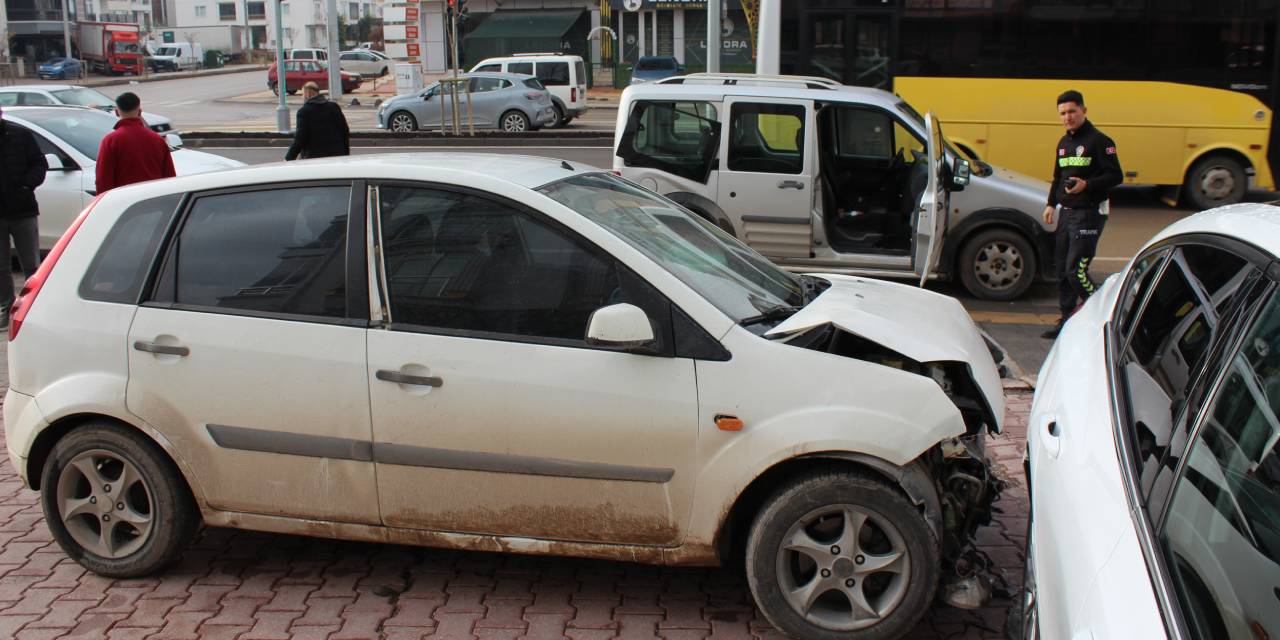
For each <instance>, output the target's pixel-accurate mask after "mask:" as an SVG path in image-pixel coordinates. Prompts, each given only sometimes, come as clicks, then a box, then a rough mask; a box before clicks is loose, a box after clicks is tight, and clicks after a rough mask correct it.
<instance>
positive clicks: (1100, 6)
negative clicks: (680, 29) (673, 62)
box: [761, 0, 1280, 208]
mask: <svg viewBox="0 0 1280 640" xmlns="http://www.w3.org/2000/svg"><path fill="white" fill-rule="evenodd" d="M1278 24H1280V9H1278V8H1277V5H1276V4H1275V2H1274V1H1273V0H1232V1H1231V2H1183V3H1171V2H1163V1H1161V0H1094V1H1091V2H1087V3H1085V2H1068V1H1066V0H1027V1H1026V2H1019V3H998V2H990V1H983V0H974V1H965V2H955V1H951V2H939V1H935V0H876V1H874V2H872V1H869V0H785V1H783V2H782V3H781V19H780V21H779V23H778V33H777V34H763V33H762V34H761V38H768V37H776V38H778V41H779V45H780V46H779V53H780V56H779V58H780V59H779V62H780V64H779V70H780V71H781V72H782V73H786V74H796V75H811V76H824V77H828V78H832V79H835V80H839V81H841V82H844V83H845V84H854V85H864V86H873V87H879V88H882V89H888V90H891V91H894V92H895V93H898V94H900V95H901V96H902V97H903V98H904V99H905V100H906V101H907V102H909V103H910V104H911V105H912V106H914V107H916V108H917V109H919V110H921V111H925V110H928V111H932V112H934V113H935V114H937V115H938V117H939V119H940V120H941V121H942V123H943V130H944V131H945V133H946V135H947V137H948V138H949V139H951V140H952V141H953V142H956V143H959V144H961V145H963V146H964V147H965V148H966V150H967V151H969V152H972V154H974V155H976V156H978V157H980V158H981V159H982V160H984V161H987V162H990V163H992V164H995V165H998V166H1002V167H1005V168H1009V169H1013V170H1016V171H1019V172H1022V173H1026V174H1029V175H1032V176H1035V177H1039V178H1044V179H1048V177H1049V176H1050V173H1051V171H1052V167H1053V164H1052V160H1053V149H1054V145H1055V143H1056V142H1057V140H1058V138H1059V137H1060V136H1061V135H1062V125H1061V124H1060V123H1059V122H1058V119H1057V111H1056V105H1055V104H1054V102H1055V99H1056V97H1057V96H1058V94H1060V93H1061V92H1063V91H1065V90H1067V89H1076V90H1079V91H1080V92H1082V93H1083V94H1084V96H1085V101H1086V103H1087V107H1088V109H1089V117H1090V119H1091V120H1093V122H1094V124H1096V125H1098V127H1099V128H1100V129H1102V130H1103V131H1104V132H1106V133H1107V134H1108V135H1110V136H1111V137H1112V138H1113V139H1114V140H1115V141H1116V146H1117V148H1118V150H1119V154H1120V161H1121V164H1122V165H1123V167H1124V170H1125V173H1126V177H1125V180H1126V182H1128V183H1130V184H1141V185H1159V186H1161V187H1164V189H1162V196H1164V197H1165V198H1166V199H1167V200H1170V201H1172V200H1176V199H1181V200H1182V201H1184V202H1186V203H1187V204H1189V205H1192V206H1195V207H1197V208H1208V207H1212V206H1217V205H1222V204H1229V203H1233V202H1238V201H1240V200H1241V199H1242V198H1244V197H1245V195H1246V192H1247V190H1248V189H1262V190H1274V189H1275V188H1276V185H1277V182H1280V177H1277V176H1278V175H1280V123H1277V122H1276V120H1275V118H1274V113H1275V111H1276V110H1277V108H1280V62H1278V61H1280V46H1278V43H1280V40H1278V39H1277V36H1278V35H1280V33H1278V28H1277V25H1278Z"/></svg>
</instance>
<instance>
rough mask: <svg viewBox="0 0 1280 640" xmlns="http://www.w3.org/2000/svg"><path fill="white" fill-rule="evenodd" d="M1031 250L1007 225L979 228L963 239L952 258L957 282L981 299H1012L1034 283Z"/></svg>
mask: <svg viewBox="0 0 1280 640" xmlns="http://www.w3.org/2000/svg"><path fill="white" fill-rule="evenodd" d="M1037 268H1038V264H1037V262H1036V253H1035V249H1033V248H1032V246H1031V242H1030V241H1028V240H1027V238H1026V237H1025V236H1023V235H1022V234H1021V233H1019V232H1017V231H1015V230H1013V229H1008V228H998V229H988V230H986V231H980V232H978V233H977V234H975V235H974V236H973V237H971V238H969V239H968V240H966V241H965V243H964V246H963V247H961V249H960V254H959V255H958V256H957V257H956V266H955V269H956V272H957V273H959V274H960V282H961V283H963V284H964V288H965V289H968V290H969V293H972V294H973V295H974V296H976V297H978V298H981V299H983V300H999V301H1007V300H1014V299H1016V298H1018V297H1019V296H1021V295H1022V294H1023V293H1025V292H1026V290H1027V288H1028V287H1030V286H1031V283H1033V282H1035V279H1036V273H1037V271H1036V270H1037Z"/></svg>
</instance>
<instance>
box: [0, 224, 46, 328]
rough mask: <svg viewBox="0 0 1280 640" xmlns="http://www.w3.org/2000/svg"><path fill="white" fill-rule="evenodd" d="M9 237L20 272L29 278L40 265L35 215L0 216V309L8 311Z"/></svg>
mask: <svg viewBox="0 0 1280 640" xmlns="http://www.w3.org/2000/svg"><path fill="white" fill-rule="evenodd" d="M9 238H13V246H14V248H16V249H17V250H18V263H19V264H20V265H21V266H22V272H23V273H24V274H25V275H26V276H27V277H28V278H30V277H31V276H33V275H35V273H36V268H37V267H39V266H40V225H39V223H38V222H37V218H36V217H35V216H31V217H29V218H0V264H3V265H4V277H0V311H4V312H5V313H8V311H9V307H12V306H13V297H14V294H13V275H12V274H11V273H10V269H12V267H13V258H12V257H11V256H10V254H9Z"/></svg>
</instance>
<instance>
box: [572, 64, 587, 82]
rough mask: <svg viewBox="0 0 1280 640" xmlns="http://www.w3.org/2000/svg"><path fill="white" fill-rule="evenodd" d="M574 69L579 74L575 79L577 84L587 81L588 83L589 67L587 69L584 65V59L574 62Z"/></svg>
mask: <svg viewBox="0 0 1280 640" xmlns="http://www.w3.org/2000/svg"><path fill="white" fill-rule="evenodd" d="M573 70H574V71H576V72H577V75H578V77H577V78H574V81H575V82H576V83H577V84H586V83H587V69H586V67H585V66H583V64H582V61H581V60H578V61H577V62H574V63H573Z"/></svg>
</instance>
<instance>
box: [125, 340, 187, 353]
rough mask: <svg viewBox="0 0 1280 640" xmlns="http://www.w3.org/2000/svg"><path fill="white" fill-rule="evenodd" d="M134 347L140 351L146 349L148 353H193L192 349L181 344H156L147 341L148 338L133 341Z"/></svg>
mask: <svg viewBox="0 0 1280 640" xmlns="http://www.w3.org/2000/svg"><path fill="white" fill-rule="evenodd" d="M133 348H134V349H137V350H138V351H146V352H147V353H159V354H163V355H166V356H187V355H191V350H190V349H188V348H186V347H183V346H181V345H168V344H156V343H154V342H147V341H146V340H138V341H135V342H134V343H133Z"/></svg>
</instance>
